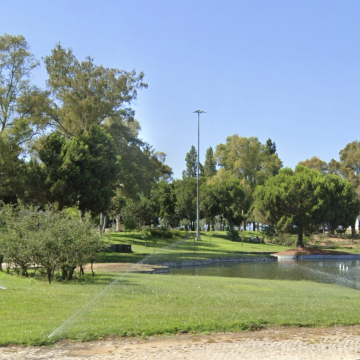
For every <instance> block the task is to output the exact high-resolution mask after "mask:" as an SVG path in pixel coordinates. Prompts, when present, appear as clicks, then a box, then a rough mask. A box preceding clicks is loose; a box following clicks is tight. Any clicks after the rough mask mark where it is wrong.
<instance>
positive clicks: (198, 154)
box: [193, 110, 205, 240]
mask: <svg viewBox="0 0 360 360" xmlns="http://www.w3.org/2000/svg"><path fill="white" fill-rule="evenodd" d="M193 113H197V114H198V150H197V199H196V240H200V235H199V222H200V212H199V157H200V147H199V145H200V114H203V113H205V111H202V110H195V111H193Z"/></svg>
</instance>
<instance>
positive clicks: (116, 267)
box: [84, 263, 167, 273]
mask: <svg viewBox="0 0 360 360" xmlns="http://www.w3.org/2000/svg"><path fill="white" fill-rule="evenodd" d="M90 268H91V267H90V264H88V265H86V266H85V268H84V270H90ZM93 269H94V271H117V272H136V273H152V272H155V271H157V270H159V269H167V267H166V266H161V265H148V264H133V263H97V264H93Z"/></svg>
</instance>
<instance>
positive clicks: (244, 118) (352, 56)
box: [0, 0, 360, 178]
mask: <svg viewBox="0 0 360 360" xmlns="http://www.w3.org/2000/svg"><path fill="white" fill-rule="evenodd" d="M0 9H1V11H0V34H4V33H9V34H13V35H17V34H22V35H23V36H24V37H25V38H26V39H27V41H28V43H29V44H30V47H31V50H32V52H33V53H34V54H35V55H36V57H37V58H41V57H44V56H46V55H48V54H50V52H51V49H52V48H53V47H54V46H55V44H56V43H57V42H61V44H62V46H64V47H71V48H72V49H73V50H74V53H75V55H76V56H77V57H78V59H83V58H84V57H85V56H87V55H90V56H91V57H93V58H94V59H95V63H97V64H99V65H100V64H102V65H104V66H106V67H114V68H119V69H125V70H132V69H136V70H137V71H138V72H140V71H144V72H145V81H146V82H147V83H148V84H149V88H148V89H146V90H142V91H141V92H140V93H139V95H138V99H137V100H136V101H135V102H134V103H133V107H134V109H135V110H136V118H137V119H138V120H139V121H140V124H141V127H142V131H141V134H140V137H141V138H142V139H143V140H145V141H147V142H149V143H150V144H152V145H153V146H154V147H155V148H156V150H159V151H164V152H165V153H166V154H167V163H168V164H169V165H170V166H171V167H172V168H173V171H174V176H175V177H176V178H180V177H181V172H182V170H184V169H185V160H184V159H185V156H186V153H187V152H188V151H189V150H190V147H191V145H196V144H197V115H196V114H192V113H191V112H192V111H194V110H197V109H201V110H204V111H206V112H207V113H206V114H204V115H202V117H201V125H200V127H201V129H200V161H202V162H203V161H204V156H205V151H206V149H207V148H208V147H209V146H212V147H213V148H214V149H215V147H216V145H218V144H219V143H224V142H225V141H226V137H227V136H230V135H233V134H238V135H239V136H245V137H250V136H256V137H258V138H259V140H260V141H261V142H263V143H264V142H266V140H267V139H268V138H269V137H270V138H271V139H272V140H273V141H275V142H276V145H277V150H278V154H279V157H280V159H281V160H282V161H283V164H284V166H289V167H295V166H296V164H297V163H298V162H299V161H301V160H305V159H307V158H311V157H312V156H318V157H320V158H321V159H323V160H325V161H330V160H331V159H332V158H335V159H336V160H338V159H339V151H340V150H341V149H343V148H344V147H345V146H346V144H347V143H349V142H352V141H354V140H358V139H359V136H358V130H357V125H356V124H359V121H358V119H359V117H360V101H359V100H360V47H359V38H360V21H359V19H360V1H358V0H347V1H338V0H301V1H300V0H299V1H295V0H294V1H289V0H271V1H269V0H251V1H248V0H247V1H243V0H238V1H229V0H223V1H213V0H207V1H202V0H199V1H196V0H192V1H188V0H182V1H177V0H166V1H165V0H151V1H150V0H131V1H121V0H118V1H115V0H112V1H110V0H103V1H93V0H86V1H85V0H72V1H68V0H62V1H46V0H43V1H39V0H32V1H28V0H24V1H18V0H13V1H11V2H10V1H5V0H2V1H0ZM45 79H46V71H45V67H44V66H42V67H41V68H40V69H38V70H37V71H36V72H35V73H34V75H33V82H34V83H36V84H37V85H39V86H42V87H44V86H45Z"/></svg>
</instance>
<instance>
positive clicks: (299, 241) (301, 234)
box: [296, 227, 304, 248]
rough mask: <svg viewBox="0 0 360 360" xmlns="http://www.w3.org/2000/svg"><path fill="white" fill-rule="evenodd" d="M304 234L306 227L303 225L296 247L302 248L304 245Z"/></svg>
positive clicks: (300, 228)
mask: <svg viewBox="0 0 360 360" xmlns="http://www.w3.org/2000/svg"><path fill="white" fill-rule="evenodd" d="M303 234H304V229H303V228H302V227H299V233H298V239H297V243H296V247H301V248H303V247H304V244H303Z"/></svg>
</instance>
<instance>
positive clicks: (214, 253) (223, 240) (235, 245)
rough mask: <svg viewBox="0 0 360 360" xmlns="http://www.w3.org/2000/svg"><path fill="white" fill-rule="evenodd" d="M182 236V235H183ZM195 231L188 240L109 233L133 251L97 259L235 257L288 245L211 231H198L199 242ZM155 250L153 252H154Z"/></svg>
mask: <svg viewBox="0 0 360 360" xmlns="http://www.w3.org/2000/svg"><path fill="white" fill-rule="evenodd" d="M251 234H254V237H256V236H259V237H261V234H260V233H259V232H247V234H246V236H247V237H250V236H251ZM184 235H185V234H184ZM194 236H195V233H189V234H188V236H187V239H181V238H179V237H175V238H172V239H166V238H161V237H154V236H152V237H149V238H148V239H147V241H146V243H147V247H146V246H145V240H144V239H143V238H142V235H141V233H139V232H135V233H134V234H133V233H127V234H125V233H112V234H111V237H109V238H108V240H107V241H108V242H109V243H114V244H116V243H119V244H131V245H132V250H133V253H129V254H126V253H113V252H106V253H104V254H103V256H101V258H100V259H99V261H100V262H138V261H141V260H143V259H144V258H145V257H146V256H149V255H151V259H149V261H152V262H162V261H187V260H205V259H208V258H225V257H227V258H228V257H238V256H239V255H241V254H244V253H246V252H255V253H256V252H259V253H261V252H279V251H282V250H285V249H288V248H289V247H286V246H281V245H275V244H270V243H269V244H265V243H262V244H253V243H248V242H234V241H231V240H229V239H228V238H227V236H226V233H225V232H220V231H218V232H213V233H212V235H211V237H210V236H209V235H208V234H207V233H205V232H202V233H201V241H194ZM159 250H160V251H159ZM154 252H156V254H154Z"/></svg>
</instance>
